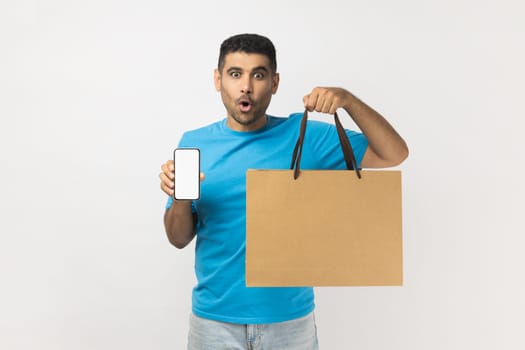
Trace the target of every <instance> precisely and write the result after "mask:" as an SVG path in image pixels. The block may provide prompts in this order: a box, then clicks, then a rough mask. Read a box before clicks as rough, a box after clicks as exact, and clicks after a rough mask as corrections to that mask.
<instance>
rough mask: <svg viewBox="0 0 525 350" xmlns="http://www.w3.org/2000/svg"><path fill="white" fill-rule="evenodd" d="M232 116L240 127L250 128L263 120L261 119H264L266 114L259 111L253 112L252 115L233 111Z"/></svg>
mask: <svg viewBox="0 0 525 350" xmlns="http://www.w3.org/2000/svg"><path fill="white" fill-rule="evenodd" d="M230 116H231V117H232V118H233V120H235V121H236V122H237V123H239V124H240V125H243V126H250V125H252V124H256V123H257V122H258V121H259V120H261V118H264V117H265V116H266V114H265V113H261V112H259V111H253V112H252V113H242V112H236V111H232V112H230Z"/></svg>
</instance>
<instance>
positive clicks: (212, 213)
mask: <svg viewBox="0 0 525 350" xmlns="http://www.w3.org/2000/svg"><path fill="white" fill-rule="evenodd" d="M214 81H215V87H216V89H217V91H219V92H220V93H221V97H222V101H223V103H224V106H225V108H226V118H225V119H223V120H221V121H219V122H216V123H213V124H211V125H209V126H206V127H203V128H200V129H197V130H193V131H189V132H186V133H185V134H184V135H183V136H182V139H181V141H180V143H179V146H180V147H198V148H200V149H201V169H202V171H203V174H202V176H204V175H205V176H206V180H205V181H202V183H201V198H200V199H199V200H198V201H194V202H192V201H183V200H181V201H175V200H173V199H172V198H171V196H172V195H173V192H174V176H175V175H174V166H173V161H171V160H170V161H167V162H166V163H165V164H163V165H162V167H161V168H162V173H161V174H160V176H159V177H160V179H161V189H162V190H163V191H164V192H165V193H166V194H168V195H169V196H170V197H169V200H168V204H167V206H166V207H167V209H166V212H165V216H164V224H165V228H166V233H167V235H168V239H169V241H170V242H171V243H172V244H173V245H175V246H176V247H177V248H183V247H185V246H186V245H187V244H188V243H190V242H191V240H192V239H193V238H194V237H195V236H197V242H196V248H195V273H196V276H197V281H198V283H197V286H196V287H195V288H194V290H193V305H192V311H193V312H192V315H191V318H190V332H189V337H188V349H214V350H217V349H286V350H294V349H298V350H309V349H317V348H318V345H317V335H316V326H315V321H314V316H313V309H314V295H313V289H312V288H309V287H308V288H303V287H300V288H296V287H293V288H247V287H246V283H245V238H246V233H245V227H246V218H245V212H246V207H245V204H246V203H245V198H246V193H245V184H246V180H245V176H246V170H247V169H249V168H252V169H253V168H266V169H279V168H281V169H287V168H289V165H290V160H291V153H292V150H293V147H294V145H295V142H296V140H297V137H298V133H299V123H300V120H301V117H302V113H297V114H292V115H290V116H289V117H288V118H278V117H273V116H269V115H267V114H266V110H267V108H268V106H269V104H270V100H271V98H272V95H273V94H275V93H276V92H277V88H278V86H279V74H278V73H277V64H276V58H275V48H274V46H273V44H272V43H271V41H270V40H269V39H267V38H265V37H262V36H259V35H255V34H241V35H236V36H233V37H231V38H229V39H227V40H225V41H224V42H223V43H222V45H221V49H220V55H219V63H218V67H217V69H216V70H215V72H214ZM303 104H304V107H305V109H307V110H308V111H317V112H321V113H327V114H333V113H334V112H335V111H336V110H337V109H338V108H343V109H344V110H345V111H346V112H347V113H348V114H349V115H350V116H351V117H352V118H353V119H354V121H355V123H356V124H357V125H358V126H359V128H360V129H361V131H362V133H357V132H353V131H349V130H347V134H348V136H349V139H350V142H351V143H352V146H353V149H354V152H355V156H356V160H357V162H358V164H360V166H361V167H364V168H377V167H388V166H394V165H397V164H399V163H401V162H402V161H403V160H404V159H405V158H406V157H407V155H408V149H407V146H406V144H405V142H404V141H403V139H402V138H401V137H400V136H399V135H398V134H397V132H396V131H395V130H394V129H393V128H392V127H391V126H390V124H389V123H388V122H387V121H386V120H385V119H384V118H383V117H382V116H381V115H379V114H378V113H377V112H376V111H374V110H373V109H372V108H370V107H369V106H367V105H366V104H365V103H363V102H362V101H360V100H359V99H357V98H356V97H355V96H354V95H352V94H351V93H350V92H348V91H347V90H345V89H342V88H322V87H317V88H314V89H313V90H312V91H311V92H310V93H309V94H308V95H306V96H305V97H304V99H303ZM307 133H308V137H306V139H305V145H304V150H305V151H304V152H303V158H302V164H301V165H302V169H308V168H310V169H344V168H345V166H346V165H345V162H344V159H343V156H342V152H341V150H340V146H339V139H338V137H337V132H336V131H335V127H334V126H333V125H331V124H328V123H323V122H319V121H309V126H308V128H307ZM268 219H269V220H271V218H268Z"/></svg>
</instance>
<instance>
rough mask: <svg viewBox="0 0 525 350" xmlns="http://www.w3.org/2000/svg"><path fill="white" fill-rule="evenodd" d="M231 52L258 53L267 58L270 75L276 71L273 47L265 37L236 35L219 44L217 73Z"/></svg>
mask: <svg viewBox="0 0 525 350" xmlns="http://www.w3.org/2000/svg"><path fill="white" fill-rule="evenodd" d="M232 52H246V53H258V54H262V55H265V56H266V57H268V60H269V61H270V68H271V69H272V73H275V72H276V71H277V60H276V58H275V47H274V46H273V43H272V42H271V41H270V39H268V38H267V37H264V36H262V35H258V34H238V35H234V36H232V37H230V38H228V39H226V40H224V41H223V42H222V44H221V50H220V53H219V64H218V68H219V71H221V70H222V68H223V66H224V58H225V57H226V55H227V54H229V53H232Z"/></svg>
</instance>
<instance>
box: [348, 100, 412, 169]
mask: <svg viewBox="0 0 525 350" xmlns="http://www.w3.org/2000/svg"><path fill="white" fill-rule="evenodd" d="M343 108H344V109H345V110H346V112H347V113H348V114H349V115H350V116H352V118H353V119H354V121H355V123H356V124H357V126H359V128H360V129H361V131H362V132H363V134H365V136H366V137H367V139H368V143H369V144H368V147H369V150H368V151H367V153H368V155H367V154H365V157H364V158H363V164H362V166H363V167H365V168H367V167H368V168H376V167H388V166H395V165H398V164H400V163H401V162H402V161H403V160H405V159H406V157H407V156H408V147H407V145H406V143H405V141H404V140H403V138H402V137H401V136H400V135H399V134H398V133H397V132H396V130H395V129H394V128H393V127H392V126H391V125H390V123H388V121H387V120H386V119H385V118H383V116H381V115H380V114H379V113H378V112H376V111H375V110H374V109H372V108H371V107H370V106H368V105H367V104H366V103H364V102H363V101H361V100H360V99H358V98H357V97H355V96H354V95H353V94H351V93H348V98H347V99H346V102H345V104H344V106H343Z"/></svg>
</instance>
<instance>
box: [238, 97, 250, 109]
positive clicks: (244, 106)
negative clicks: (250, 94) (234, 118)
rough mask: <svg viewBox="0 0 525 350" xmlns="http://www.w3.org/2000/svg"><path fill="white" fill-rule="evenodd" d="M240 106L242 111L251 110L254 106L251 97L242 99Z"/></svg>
mask: <svg viewBox="0 0 525 350" xmlns="http://www.w3.org/2000/svg"><path fill="white" fill-rule="evenodd" d="M239 108H240V109H241V112H249V111H250V110H251V108H252V102H251V101H250V100H249V99H241V100H240V101H239Z"/></svg>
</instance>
